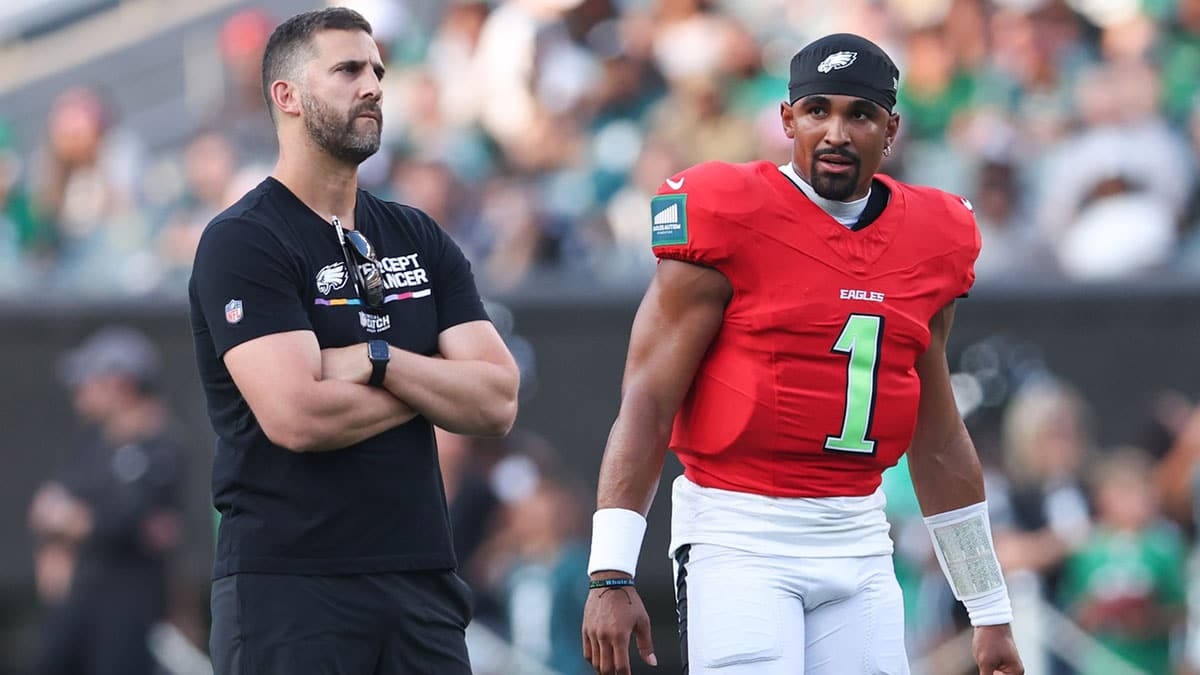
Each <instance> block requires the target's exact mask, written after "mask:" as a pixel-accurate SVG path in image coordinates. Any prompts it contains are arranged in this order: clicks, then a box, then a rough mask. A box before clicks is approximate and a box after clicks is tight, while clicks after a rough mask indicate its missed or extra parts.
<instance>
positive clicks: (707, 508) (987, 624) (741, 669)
mask: <svg viewBox="0 0 1200 675" xmlns="http://www.w3.org/2000/svg"><path fill="white" fill-rule="evenodd" d="M899 75H900V73H899V71H898V69H897V68H896V66H895V64H894V63H893V62H892V60H891V58H890V57H889V56H888V55H887V54H886V53H885V52H884V51H883V50H881V49H880V48H879V47H878V46H877V45H876V44H874V43H873V42H870V41H868V40H866V39H865V38H862V37H860V36H858V35H853V34H834V35H828V36H825V37H823V38H821V39H819V40H817V41H815V42H812V43H810V44H809V45H807V46H805V47H804V48H803V49H801V50H800V51H799V52H797V53H796V54H795V56H794V57H793V58H792V61H791V79H790V80H789V85H788V98H787V99H786V100H785V101H783V102H781V103H780V105H779V112H780V121H781V126H782V127H783V129H784V131H785V133H786V134H787V136H788V138H789V139H791V140H792V142H793V152H792V161H791V162H790V163H788V164H783V165H778V166H776V165H774V164H773V163H771V162H766V161H759V162H753V163H748V164H741V165H732V164H726V163H722V162H707V163H705V164H701V165H699V166H696V167H692V168H690V169H687V170H685V171H683V172H682V173H679V174H676V175H675V176H672V177H669V178H667V179H666V181H665V182H664V183H663V184H662V185H661V186H660V188H659V190H658V195H657V196H656V197H655V198H654V199H653V200H652V202H651V215H652V230H651V233H652V234H651V244H652V247H653V249H654V252H655V254H656V255H657V256H658V258H659V259H660V262H659V264H658V269H657V271H656V272H655V276H654V279H653V281H652V282H651V284H650V287H649V289H648V290H647V291H646V295H645V297H644V298H643V300H642V303H641V306H640V307H639V309H638V313H637V316H636V318H635V319H634V326H633V332H632V337H631V338H630V346H629V356H628V360H627V363H626V369H625V376H624V382H623V387H622V396H621V408H620V412H619V414H618V416H617V420H616V422H614V424H613V428H612V431H611V433H610V435H609V439H608V443H607V446H606V448H605V452H604V459H603V461H602V464H601V469H600V477H599V486H598V489H597V511H596V513H595V515H594V516H593V528H592V548H591V557H590V559H589V563H588V572H589V575H590V577H591V581H590V582H589V585H588V587H589V591H590V592H589V594H588V599H587V603H586V608H585V610H584V630H583V636H582V637H583V640H582V641H583V653H584V656H585V657H586V658H587V659H588V660H589V661H590V662H591V663H592V665H593V666H594V667H595V668H596V670H597V671H599V672H601V673H604V674H606V675H608V674H610V673H628V672H629V670H630V665H629V661H630V659H629V647H630V646H631V645H630V642H631V639H630V638H631V636H632V637H634V638H636V643H637V651H638V652H639V654H640V655H641V658H642V660H644V661H645V662H647V663H649V664H650V665H655V664H656V662H657V658H656V657H655V654H654V647H653V644H652V640H651V635H650V621H649V618H648V616H647V614H646V610H645V608H644V606H643V605H642V601H641V598H640V596H639V594H638V592H637V591H636V590H635V571H636V567H637V558H638V553H639V552H640V549H641V546H642V537H643V535H644V533H645V528H646V520H645V514H646V512H647V511H648V510H649V508H650V503H651V500H652V499H653V495H654V493H655V491H656V486H657V484H658V481H659V478H660V475H661V473H662V469H663V462H664V459H665V454H666V451H667V449H668V448H670V449H671V450H673V451H674V452H675V453H676V455H677V456H678V457H679V459H680V461H681V462H682V463H683V465H684V475H683V476H680V477H679V478H677V479H676V480H675V483H674V485H673V507H672V513H671V527H672V536H671V543H670V545H669V549H668V550H669V554H670V555H671V557H672V558H673V559H674V560H675V572H676V574H675V579H676V588H677V595H676V599H677V607H678V617H679V634H680V642H681V651H682V654H683V660H684V664H685V665H684V668H685V670H687V671H688V672H691V673H718V672H720V673H729V674H733V673H747V674H749V673H754V674H756V675H759V674H768V673H771V674H775V673H779V674H783V673H788V674H793V673H799V672H808V673H830V674H832V673H838V674H841V673H855V672H880V671H888V672H896V673H906V672H908V668H909V666H908V658H907V654H906V649H905V645H904V626H903V606H902V602H903V599H902V597H901V591H900V588H899V586H898V584H897V580H896V574H895V571H894V567H893V563H892V558H891V554H892V551H893V544H892V541H891V539H890V538H889V536H888V523H887V520H886V517H885V514H884V501H885V499H884V497H883V493H882V491H881V490H880V482H881V473H882V472H883V471H884V470H885V469H886V468H888V467H890V466H892V465H894V464H895V463H896V462H897V461H898V460H899V459H900V457H901V456H902V455H903V454H905V452H906V451H907V453H908V457H909V468H910V471H911V474H912V482H913V486H914V489H915V490H916V493H917V496H918V499H919V502H920V505H921V510H922V512H923V513H924V514H925V516H926V518H925V524H926V526H927V528H928V530H929V533H930V536H931V538H932V541H933V542H934V548H935V551H936V552H937V554H938V559H939V561H940V562H941V563H942V566H943V571H944V572H945V574H946V577H947V579H949V580H950V582H951V584H952V586H953V589H954V593H955V596H956V597H957V598H959V599H960V600H963V601H964V604H965V606H966V608H967V611H968V613H969V615H970V619H971V623H972V624H973V625H974V626H975V632H974V645H973V656H974V658H975V660H976V663H977V664H978V667H979V671H980V672H985V673H989V674H991V673H993V672H995V671H999V672H1002V673H1014V674H1015V673H1023V672H1024V668H1023V666H1022V665H1021V660H1020V657H1019V656H1018V654H1017V651H1016V646H1015V645H1014V643H1013V639H1012V632H1011V629H1010V626H1009V624H1010V623H1011V621H1012V610H1011V607H1010V606H1009V600H1008V592H1007V588H1006V586H1005V583H1004V579H1003V576H1002V575H1001V572H1000V566H999V563H998V561H997V559H996V555H995V551H994V549H993V547H992V540H991V533H990V529H989V525H988V512H987V502H986V500H985V495H984V486H983V476H982V471H981V468H980V464H979V459H978V457H977V456H976V453H975V449H974V446H973V445H972V443H971V440H970V437H969V435H968V434H967V432H966V429H965V427H964V426H963V422H962V418H961V417H960V416H959V413H958V410H957V408H956V405H955V401H954V394H953V391H952V389H951V386H950V374H949V370H948V364H947V361H946V353H945V349H946V341H947V339H948V336H949V331H950V325H951V323H952V322H953V316H954V302H955V299H956V298H959V297H961V296H962V295H964V294H965V293H966V292H967V291H968V289H970V287H971V285H972V282H973V281H974V272H973V269H972V266H973V263H974V260H975V258H976V257H977V255H978V252H979V240H978V232H977V229H976V226H975V223H974V218H973V215H972V213H971V209H970V205H969V203H968V202H966V201H965V200H963V199H962V198H958V197H954V196H952V195H948V194H946V193H943V192H941V191H939V190H934V189H929V188H920V187H914V186H909V185H906V184H903V183H900V182H898V181H895V180H893V179H891V178H890V177H887V176H885V175H883V174H880V173H877V172H878V170H879V168H880V165H881V163H882V161H883V159H884V157H885V156H887V155H889V154H890V153H891V147H892V144H893V143H894V142H895V141H896V135H897V132H898V130H899V124H900V119H899V115H897V114H896V113H895V112H894V106H895V102H896V90H897V88H898V86H899ZM912 228H919V229H912ZM918 232H919V236H917V233H918ZM902 233H905V234H902ZM934 261H936V262H934ZM781 459H782V460H784V461H781ZM968 561H970V562H968ZM968 566H970V568H971V570H972V571H971V572H970V573H969V574H968V573H967V571H966V568H967V567H968ZM864 633H866V634H869V635H870V637H871V639H869V640H864V639H863V635H864Z"/></svg>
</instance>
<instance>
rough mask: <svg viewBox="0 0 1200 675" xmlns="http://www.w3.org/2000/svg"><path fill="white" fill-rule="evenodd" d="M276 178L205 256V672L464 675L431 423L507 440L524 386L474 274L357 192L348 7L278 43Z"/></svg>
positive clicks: (369, 61) (355, 54) (377, 69)
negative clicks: (209, 442) (209, 538)
mask: <svg viewBox="0 0 1200 675" xmlns="http://www.w3.org/2000/svg"><path fill="white" fill-rule="evenodd" d="M262 74H263V81H262V88H263V95H264V97H265V98H266V99H267V101H268V105H269V113H270V116H271V119H272V121H273V123H274V124H275V126H276V134H277V138H278V140H279V148H280V152H279V160H278V162H277V163H276V165H275V168H274V170H273V171H272V174H271V176H269V177H267V178H266V179H265V180H263V181H262V182H261V183H260V184H259V185H258V186H257V187H255V188H253V189H252V190H250V191H249V192H248V193H247V194H246V195H244V196H242V197H241V198H240V199H239V200H238V201H237V202H236V203H235V204H234V205H233V206H231V207H230V208H229V209H226V210H225V211H224V212H222V213H221V214H219V215H218V216H217V217H216V218H214V219H213V221H212V222H211V223H210V224H209V225H208V227H207V228H206V229H205V232H204V234H203V236H202V237H201V240H200V244H199V246H198V248H197V253H196V260H195V264H194V266H193V269H192V279H191V284H190V288H189V299H190V305H191V323H192V335H193V342H194V346H195V352H196V362H197V367H198V369H199V373H200V379H201V382H202V384H203V387H204V392H205V396H206V398H207V400H208V411H209V418H210V421H211V423H212V426H213V429H214V430H215V432H216V434H217V447H216V455H215V458H214V461H213V481H212V486H213V502H214V505H215V506H216V508H217V510H218V511H220V513H221V522H220V527H219V531H218V535H217V552H216V560H215V561H214V565H213V578H214V581H213V583H212V596H211V597H212V604H211V607H212V617H213V622H212V631H211V637H210V651H211V654H212V661H213V668H214V672H215V673H216V674H217V675H231V674H233V673H243V672H249V671H253V672H254V673H255V675H285V674H286V675H291V674H293V673H300V672H303V673H333V672H339V673H356V674H359V673H361V674H366V673H375V674H376V675H385V674H400V673H411V672H437V673H446V674H447V675H450V674H454V673H458V674H462V675H466V674H467V673H469V672H470V670H471V666H470V662H469V656H468V654H467V648H466V641H465V629H466V625H467V623H468V622H469V620H470V613H471V609H470V603H471V601H470V590H469V589H468V588H467V587H466V585H465V584H464V583H463V581H462V579H461V578H459V577H458V575H457V574H456V573H455V569H456V566H457V562H456V558H455V554H454V549H453V545H452V540H451V532H450V523H449V516H448V512H447V511H448V509H447V505H446V496H445V488H444V485H443V483H442V479H441V475H440V473H439V471H438V459H437V450H436V447H435V438H434V427H435V426H439V427H442V428H444V429H446V430H448V431H451V432H454V433H459V434H467V435H484V436H502V435H504V434H505V433H507V432H508V430H509V429H510V428H511V426H512V424H513V421H514V419H515V417H516V411H517V391H518V386H519V380H520V378H519V373H518V368H517V365H516V364H515V362H514V359H513V356H512V354H511V353H510V352H509V350H508V349H507V347H506V346H505V343H504V341H503V339H502V338H501V336H500V335H499V334H498V332H497V330H496V328H495V326H494V325H493V324H492V323H491V321H490V319H489V317H488V314H487V312H486V311H485V310H484V307H483V303H482V301H481V300H480V297H479V292H478V290H477V289H476V286H475V283H474V278H473V276H472V273H471V269H470V265H469V263H468V262H467V261H466V259H465V258H464V257H463V255H462V252H461V250H460V249H459V248H458V247H457V246H456V245H455V243H454V241H453V240H452V239H451V238H450V237H449V236H448V235H447V234H446V233H445V232H444V231H443V230H442V229H441V228H440V227H439V226H438V224H437V223H436V222H434V221H433V220H432V219H430V218H429V216H428V215H426V214H425V213H423V212H421V211H419V210H417V209H415V208H413V207H410V206H403V205H400V204H395V203H391V202H385V201H383V200H381V199H379V198H377V197H375V196H374V195H372V194H371V193H370V192H368V191H366V190H363V189H360V188H359V183H358V169H359V166H360V165H361V164H362V162H363V161H364V160H366V159H367V158H368V157H370V156H372V155H373V154H374V153H375V152H376V151H377V150H378V149H379V146H380V142H381V124H382V120H383V117H382V114H381V106H382V89H381V88H380V80H381V79H382V78H383V76H384V74H385V66H384V64H383V62H382V60H381V57H380V54H379V50H378V47H377V45H376V44H375V40H374V39H373V37H372V29H371V25H370V24H369V23H368V22H367V21H366V20H365V19H363V17H362V16H361V15H359V14H358V13H357V12H354V11H352V10H349V9H346V8H336V7H335V8H329V9H324V10H315V11H311V12H305V13H302V14H297V15H296V16H293V17H291V18H289V19H287V20H286V21H284V22H283V23H281V24H280V25H279V26H278V27H277V28H276V29H275V30H274V32H273V33H272V34H271V37H270V39H269V40H268V42H267V46H266V50H265V52H264V56H263V66H262Z"/></svg>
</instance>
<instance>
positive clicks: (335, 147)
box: [300, 92, 383, 164]
mask: <svg viewBox="0 0 1200 675" xmlns="http://www.w3.org/2000/svg"><path fill="white" fill-rule="evenodd" d="M300 105H301V107H303V108H304V128H305V129H306V130H307V131H308V136H309V138H311V139H312V140H313V142H314V143H316V144H317V145H318V146H319V147H320V148H321V149H323V150H325V152H328V153H329V154H330V155H331V156H333V157H335V158H337V159H340V160H342V161H345V162H347V163H351V164H361V163H362V162H363V161H364V160H366V159H367V158H368V157H370V156H371V155H373V154H375V153H376V152H377V151H378V150H379V138H380V134H381V133H382V131H383V121H382V118H381V119H379V120H375V123H374V124H370V123H367V126H369V127H370V128H369V129H366V130H359V128H358V127H356V126H355V125H356V124H358V120H359V115H361V114H363V113H365V112H376V113H378V112H379V104H378V103H377V102H369V101H368V102H364V103H362V104H360V105H357V106H355V107H354V109H353V110H351V111H350V113H349V114H348V115H346V116H345V117H343V116H341V115H339V114H338V113H337V111H335V110H334V109H333V108H332V107H331V106H328V105H326V104H325V103H324V102H323V101H321V100H319V99H317V98H316V97H315V96H311V95H310V94H308V93H307V92H304V93H302V94H301V95H300Z"/></svg>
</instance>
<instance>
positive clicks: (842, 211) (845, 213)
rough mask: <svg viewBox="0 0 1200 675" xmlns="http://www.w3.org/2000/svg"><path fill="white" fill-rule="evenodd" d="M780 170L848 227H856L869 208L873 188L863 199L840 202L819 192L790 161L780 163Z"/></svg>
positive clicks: (813, 200)
mask: <svg viewBox="0 0 1200 675" xmlns="http://www.w3.org/2000/svg"><path fill="white" fill-rule="evenodd" d="M779 171H780V173H782V174H783V175H785V176H787V177H788V180H790V181H792V182H793V183H795V184H796V187H798V188H800V191H801V192H803V193H804V194H805V196H807V197H808V198H809V199H810V200H812V203H814V204H816V205H817V206H819V207H821V210H822V211H824V212H825V213H828V214H829V215H830V217H831V218H833V219H834V220H836V221H838V222H839V223H841V224H842V225H845V226H846V227H848V228H851V227H854V226H855V225H856V224H857V223H858V219H859V218H860V217H862V214H863V211H865V210H866V208H867V200H868V199H870V198H871V190H867V195H866V196H865V197H863V198H862V199H855V200H854V201H852V202H839V201H837V200H835V199H826V198H824V197H822V196H821V195H819V194H817V191H816V190H814V189H813V187H812V186H811V185H809V184H808V182H807V181H805V180H804V179H803V178H801V177H800V174H799V173H797V172H796V167H794V166H792V164H791V163H790V162H789V163H787V164H780V165H779Z"/></svg>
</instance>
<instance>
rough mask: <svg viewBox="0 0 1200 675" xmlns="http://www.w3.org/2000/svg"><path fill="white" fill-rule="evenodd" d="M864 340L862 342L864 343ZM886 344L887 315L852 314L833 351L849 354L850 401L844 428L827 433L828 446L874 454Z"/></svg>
mask: <svg viewBox="0 0 1200 675" xmlns="http://www.w3.org/2000/svg"><path fill="white" fill-rule="evenodd" d="M860 340H861V341H862V344H860ZM882 346H883V317H882V316H880V315H878V314H851V315H850V316H849V317H847V318H846V323H845V324H843V325H842V332H841V333H840V334H839V335H838V338H837V340H836V341H835V342H834V343H833V348H832V349H830V351H831V352H832V353H834V354H845V355H846V357H847V358H846V405H845V408H844V409H843V412H842V432H841V433H840V434H838V435H836V436H835V435H833V434H830V435H828V436H826V437H825V450H826V451H828V452H844V453H851V454H855V455H874V454H875V439H873V438H871V437H870V433H871V423H872V422H874V420H875V398H876V396H875V394H876V386H877V384H878V381H879V356H880V354H879V352H880V349H881V347H882Z"/></svg>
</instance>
